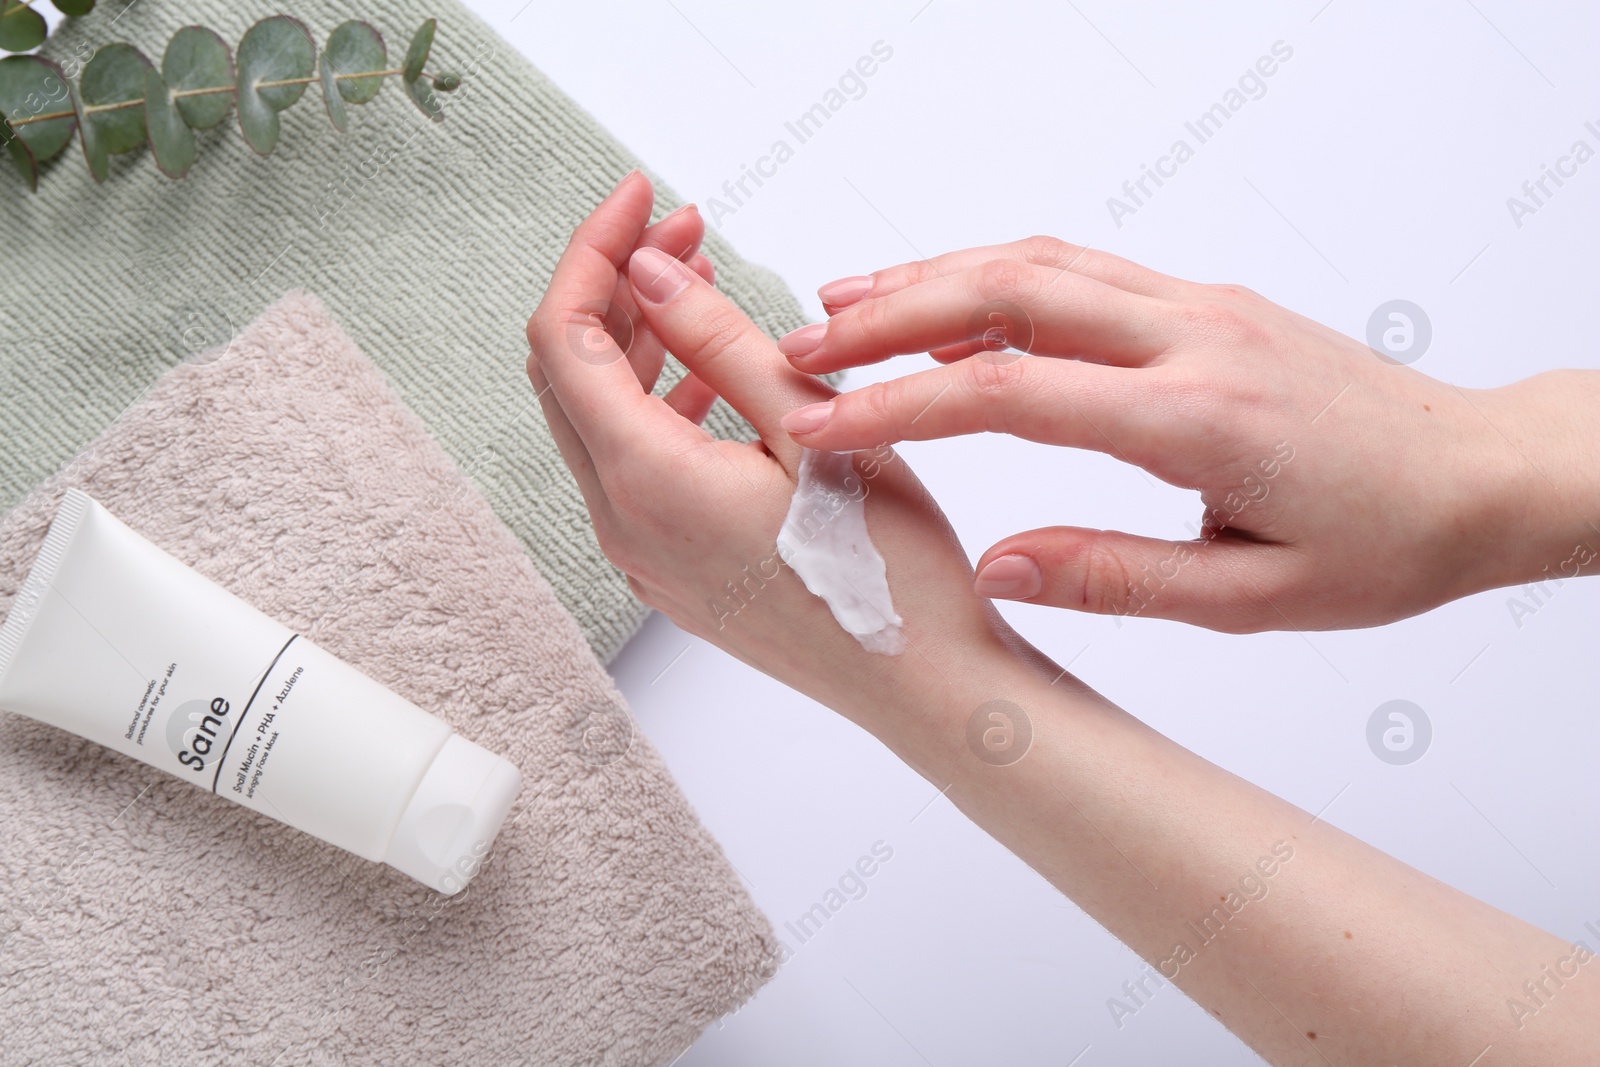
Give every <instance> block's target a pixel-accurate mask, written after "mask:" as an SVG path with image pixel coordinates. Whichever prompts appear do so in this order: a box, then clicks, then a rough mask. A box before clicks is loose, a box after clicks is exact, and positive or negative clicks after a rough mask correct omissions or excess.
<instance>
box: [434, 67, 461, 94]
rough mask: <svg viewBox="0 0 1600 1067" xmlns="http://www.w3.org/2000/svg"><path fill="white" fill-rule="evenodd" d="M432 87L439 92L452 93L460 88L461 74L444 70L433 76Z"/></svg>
mask: <svg viewBox="0 0 1600 1067" xmlns="http://www.w3.org/2000/svg"><path fill="white" fill-rule="evenodd" d="M433 87H434V88H435V89H437V90H439V91H440V92H441V93H453V92H455V91H456V90H457V89H459V88H461V75H459V74H457V73H455V72H454V71H450V70H444V71H440V72H439V73H438V74H435V75H434V76H433Z"/></svg>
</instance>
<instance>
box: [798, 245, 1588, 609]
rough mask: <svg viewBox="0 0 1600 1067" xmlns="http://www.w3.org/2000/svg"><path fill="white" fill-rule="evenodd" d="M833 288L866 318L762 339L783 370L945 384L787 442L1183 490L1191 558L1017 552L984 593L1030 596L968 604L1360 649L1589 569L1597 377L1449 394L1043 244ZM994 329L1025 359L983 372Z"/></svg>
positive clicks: (1399, 369) (854, 404)
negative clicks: (1091, 454)
mask: <svg viewBox="0 0 1600 1067" xmlns="http://www.w3.org/2000/svg"><path fill="white" fill-rule="evenodd" d="M848 281H852V282H855V283H857V284H855V285H853V286H848V287H846V288H851V289H853V290H854V291H855V292H857V293H861V294H862V295H861V296H860V297H859V298H858V299H856V300H853V301H852V302H851V303H849V304H848V305H845V306H839V305H830V306H829V307H828V310H829V312H830V316H831V318H830V320H829V322H828V323H827V324H826V326H825V327H819V326H810V327H805V328H803V329H801V330H797V331H795V332H794V333H793V334H790V335H789V336H788V337H785V338H781V339H780V340H779V342H778V344H779V347H780V349H783V350H784V351H786V352H791V353H797V354H794V355H791V357H790V358H791V362H792V364H793V365H794V366H796V367H798V368H802V369H804V370H808V371H811V372H814V373H821V372H825V371H833V370H839V369H841V368H845V367H853V366H861V365H863V364H867V363H875V362H878V361H881V360H884V359H888V358H890V357H891V356H894V355H899V354H903V353H912V352H926V351H931V352H932V353H933V355H934V357H935V358H936V359H938V360H939V361H940V362H942V363H945V364H946V365H945V366H942V367H938V368H935V369H933V370H929V371H925V372H921V373H916V374H909V375H906V376H905V377H903V378H899V379H895V380H891V381H887V382H881V383H877V384H874V385H872V386H869V387H867V388H864V389H861V390H857V391H855V392H852V393H849V394H847V395H845V396H843V397H841V398H839V400H838V401H836V402H835V403H833V404H832V405H831V406H830V407H827V408H825V409H813V411H812V412H810V414H812V415H813V416H818V415H825V416H826V417H827V421H826V422H825V423H824V424H823V425H821V426H820V427H819V428H817V429H814V430H811V431H810V432H798V433H795V434H794V437H795V440H797V441H801V442H803V443H804V444H806V445H808V446H809V447H812V448H822V449H830V450H834V451H848V450H853V449H858V448H866V447H871V446H873V445H878V444H882V443H884V442H889V443H894V442H898V441H905V440H922V439H927V438H934V437H948V436H953V435H956V434H965V433H978V432H983V431H999V432H1006V433H1012V434H1015V435H1017V436H1020V437H1025V438H1028V439H1031V440H1035V441H1042V442H1045V443H1048V444H1056V445H1070V446H1073V447H1078V448H1092V449H1096V450H1099V451H1102V452H1107V453H1109V454H1111V455H1114V456H1117V457H1119V458H1121V459H1124V460H1127V461H1129V462H1131V463H1135V464H1138V465H1139V466H1141V467H1143V468H1144V469H1145V470H1147V471H1149V472H1150V473H1151V474H1154V475H1155V476H1157V477H1159V478H1161V479H1163V480H1165V481H1167V482H1170V483H1172V484H1173V485H1178V486H1182V487H1184V488H1192V489H1197V490H1199V491H1200V498H1201V502H1202V504H1203V507H1204V511H1203V515H1202V519H1201V521H1200V522H1199V523H1197V529H1198V530H1199V531H1200V532H1199V536H1198V537H1196V538H1195V539H1194V540H1192V541H1187V542H1172V541H1161V540H1157V539H1154V538H1148V537H1140V536H1136V535H1133V534H1128V533H1123V532H1120V531H1106V530H1085V529H1079V528H1075V527H1067V526H1056V527H1050V528H1048V529H1042V530H1031V531H1028V532H1026V533H1019V534H1015V535H1013V536H1011V537H1008V538H1006V539H1005V540H1004V541H1001V542H1000V543H999V544H997V545H995V546H993V547H992V548H990V549H989V550H988V551H987V552H985V553H984V554H983V555H982V557H980V559H979V561H978V569H979V573H980V575H982V574H984V572H985V570H986V568H987V567H988V565H989V564H991V563H993V562H994V561H996V560H998V559H1000V558H1002V557H1010V558H1012V559H1013V560H1021V561H1023V562H1020V563H1013V564H1011V565H1010V567H1009V568H1006V567H1002V568H1000V570H1001V571H1006V570H1008V569H1009V570H1010V571H1011V572H1013V573H1024V572H1026V571H1027V569H1028V568H1027V564H1029V563H1031V564H1032V565H1033V566H1034V568H1035V573H1036V574H1037V575H1038V578H1037V580H1036V581H1035V582H1033V583H1031V584H1030V583H1025V582H1024V583H1013V587H1012V588H1009V589H1000V588H993V589H990V588H984V585H983V583H981V582H980V591H982V592H986V593H988V594H989V595H1003V596H1006V597H1007V598H1008V599H1016V600H1025V601H1028V602H1030V603H1039V604H1053V605H1057V606H1060V607H1070V608H1077V609H1080V610H1084V611H1092V612H1101V613H1116V614H1129V613H1133V614H1141V615H1149V616H1154V617H1158V618H1168V619H1178V620H1182V621H1185V622H1191V623H1195V624H1197V625H1200V626H1205V627H1208V628H1210V629H1214V630H1223V631H1228V632H1234V633H1243V632H1252V631H1257V630H1281V629H1297V630H1308V629H1333V628H1348V627H1356V626H1374V625H1378V624H1380V623H1386V622H1392V621H1394V620H1396V619H1400V618H1404V617H1406V616H1410V615H1415V614H1417V613H1419V612H1422V611H1426V610H1428V609H1430V608H1433V607H1437V606H1438V605H1440V604H1443V603H1445V602H1447V601H1450V600H1454V599H1456V598H1458V597H1462V596H1466V595H1468V594H1470V593H1476V592H1480V591H1482V590H1485V589H1492V588H1496V587H1498V586H1504V585H1518V584H1522V583H1525V582H1530V581H1538V580H1541V579H1549V578H1551V577H1555V578H1570V577H1575V576H1576V575H1577V574H1578V573H1580V572H1581V573H1593V572H1594V571H1595V570H1596V569H1600V419H1597V418H1596V417H1595V412H1596V411H1597V410H1600V373H1597V372H1594V371H1567V370H1564V371H1555V372H1551V373H1548V374H1541V375H1538V376H1536V377H1533V378H1529V379H1527V380H1526V381H1522V382H1517V383H1515V384H1513V385H1509V386H1505V387H1503V388H1499V389H1463V388H1460V387H1457V386H1454V385H1450V384H1447V383H1445V382H1440V381H1437V380H1435V379H1433V378H1429V377H1428V376H1427V375H1424V374H1421V373H1418V372H1417V371H1415V370H1412V369H1410V368H1409V367H1404V366H1399V365H1396V364H1394V363H1391V362H1388V361H1385V360H1383V359H1381V358H1378V357H1377V356H1376V355H1375V353H1374V352H1373V351H1372V350H1371V349H1369V348H1368V347H1367V346H1366V345H1364V344H1361V343H1360V342H1357V341H1354V340H1351V339H1350V338H1348V337H1345V336H1344V335H1343V334H1340V333H1337V332H1335V331H1333V330H1330V329H1328V328H1327V327H1325V326H1322V325H1320V324H1318V323H1315V322H1312V321H1311V320H1310V319H1307V318H1304V317H1303V316H1300V315H1296V314H1295V313H1294V312H1292V311H1287V310H1285V309H1284V308H1281V307H1279V306H1277V305H1276V304H1273V303H1271V302H1270V301H1268V300H1266V299H1264V298H1263V297H1261V296H1259V295H1257V294H1256V293H1253V292H1251V291H1250V290H1248V289H1245V288H1242V287H1240V286H1233V285H1202V284H1197V283H1194V282H1187V281H1183V280H1181V279H1178V278H1170V277H1167V276H1166V275H1163V274H1158V273H1157V272H1155V271H1152V270H1149V269H1147V268H1145V267H1141V266H1139V265H1138V264H1135V263H1130V262H1128V261H1126V260H1123V259H1119V258H1117V257H1116V256H1112V255H1108V254H1106V253H1104V252H1099V251H1095V250H1092V249H1087V248H1081V247H1078V246H1074V245H1069V244H1067V243H1065V242H1062V241H1057V240H1055V239H1053V238H1048V237H1035V238H1030V239H1028V240H1024V241H1018V242H1016V243H1014V244H1009V245H999V246H994V247H988V248H974V249H967V250H964V251H960V252H954V253H951V254H949V255H945V256H940V257H937V258H935V259H932V260H929V261H925V262H920V263H909V264H904V265H902V266H898V267H893V268H890V269H888V270H884V271H879V272H877V273H875V274H873V275H871V276H863V277H861V278H859V279H849V280H848ZM839 287H841V286H840V283H834V285H833V286H825V287H824V291H828V290H830V289H834V288H839ZM983 310H986V311H987V314H982V313H980V311H983ZM985 327H989V328H991V329H993V330H994V332H993V333H992V334H991V336H990V338H989V345H990V347H991V348H996V347H1000V344H1001V343H1010V344H1012V345H1013V346H1015V347H1017V348H1021V349H1023V350H1025V351H1026V352H1027V353H1028V355H1020V354H1018V353H1016V352H998V351H991V350H988V349H986V347H985V345H984V344H983V342H982V341H981V340H980V341H975V340H974V339H975V338H977V337H979V334H980V331H981V330H982V329H983V328H985ZM801 350H803V351H801ZM968 356H971V358H966V357H968ZM804 414H806V413H802V412H796V413H795V415H794V416H791V418H790V420H789V422H790V424H791V425H797V424H798V423H799V422H802V421H805V420H804V419H803V418H802V417H801V416H803V415H804ZM1285 456H1288V457H1290V458H1288V459H1287V460H1285V459H1284V458H1283V457H1285ZM1374 559H1382V560H1385V561H1386V562H1387V564H1388V565H1387V566H1385V567H1382V568H1375V567H1373V566H1371V561H1372V560H1374ZM1019 584H1020V586H1021V587H1020V588H1017V587H1016V586H1017V585H1019Z"/></svg>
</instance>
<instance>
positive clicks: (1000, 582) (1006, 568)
mask: <svg viewBox="0 0 1600 1067" xmlns="http://www.w3.org/2000/svg"><path fill="white" fill-rule="evenodd" d="M1043 588H1044V576H1043V575H1041V574H1040V573H1039V565H1038V564H1037V563H1035V562H1034V561H1033V560H1031V559H1029V558H1028V557H1027V556H1000V557H998V558H996V559H992V560H990V561H989V563H988V565H986V566H985V567H984V568H983V570H981V571H979V572H978V578H977V580H976V581H974V582H973V583H972V591H973V592H975V593H977V594H978V595H979V596H987V597H1000V598H1002V599H1004V600H1026V599H1028V598H1029V597H1031V596H1038V595H1039V590H1041V589H1043Z"/></svg>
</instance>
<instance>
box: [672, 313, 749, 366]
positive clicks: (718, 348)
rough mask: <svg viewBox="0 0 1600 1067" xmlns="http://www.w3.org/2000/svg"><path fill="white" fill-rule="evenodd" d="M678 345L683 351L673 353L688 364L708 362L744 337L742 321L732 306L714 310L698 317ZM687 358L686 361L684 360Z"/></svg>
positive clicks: (734, 345)
mask: <svg viewBox="0 0 1600 1067" xmlns="http://www.w3.org/2000/svg"><path fill="white" fill-rule="evenodd" d="M688 325H689V329H688V330H687V331H685V333H686V339H685V340H684V341H682V342H680V343H679V347H680V348H682V349H684V350H685V351H683V352H676V351H675V352H674V353H673V354H674V355H676V356H678V357H679V358H680V359H683V361H684V362H685V363H687V364H690V365H691V369H692V365H693V364H694V363H702V364H704V363H710V362H712V361H714V360H716V359H717V358H719V357H720V356H721V355H722V354H723V353H725V352H727V351H728V350H730V349H732V348H735V347H737V346H738V345H739V344H740V342H741V341H742V340H743V339H744V336H745V320H743V319H742V318H741V316H740V315H739V314H738V313H737V312H736V311H735V310H734V309H733V308H731V307H716V308H713V309H711V310H709V311H706V312H705V313H703V314H701V315H698V316H696V317H695V318H694V320H693V321H692V322H690V323H689V324H688ZM685 357H687V358H685Z"/></svg>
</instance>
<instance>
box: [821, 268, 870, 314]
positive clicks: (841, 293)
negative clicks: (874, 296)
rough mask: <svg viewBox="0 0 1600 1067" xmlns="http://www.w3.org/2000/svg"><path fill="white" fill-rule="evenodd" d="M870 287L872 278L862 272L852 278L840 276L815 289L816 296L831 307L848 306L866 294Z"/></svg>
mask: <svg viewBox="0 0 1600 1067" xmlns="http://www.w3.org/2000/svg"><path fill="white" fill-rule="evenodd" d="M871 289H872V279H871V278H869V277H867V276H866V275H864V274H858V275H856V276H855V277H853V278H840V279H839V280H838V281H836V282H829V283H828V284H827V285H824V286H823V287H822V288H821V289H818V290H817V296H818V297H820V298H821V299H822V302H823V303H824V304H826V305H827V306H828V307H831V308H842V307H849V306H850V305H851V304H854V303H855V302H856V301H857V300H860V299H861V298H862V297H864V296H866V295H867V293H868V292H870V291H871Z"/></svg>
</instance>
